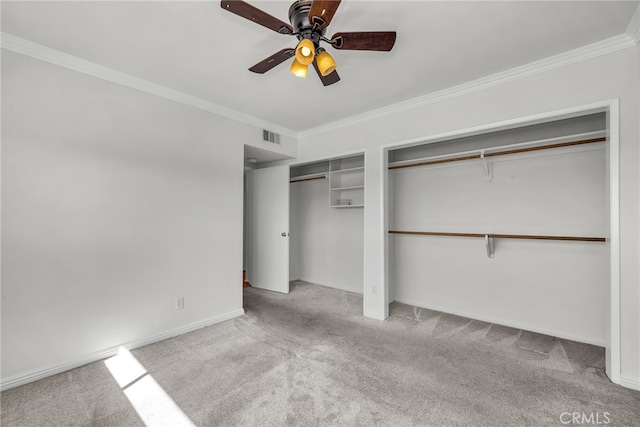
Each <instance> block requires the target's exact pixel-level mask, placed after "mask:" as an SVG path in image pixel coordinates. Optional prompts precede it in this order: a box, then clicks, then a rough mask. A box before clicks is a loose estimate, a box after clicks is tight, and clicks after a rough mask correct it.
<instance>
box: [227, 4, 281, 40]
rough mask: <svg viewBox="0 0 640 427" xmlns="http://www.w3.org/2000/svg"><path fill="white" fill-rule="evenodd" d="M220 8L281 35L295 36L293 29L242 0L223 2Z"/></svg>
mask: <svg viewBox="0 0 640 427" xmlns="http://www.w3.org/2000/svg"><path fill="white" fill-rule="evenodd" d="M220 7H221V8H223V9H224V10H228V11H229V12H231V13H235V14H236V15H238V16H242V17H243V18H245V19H248V20H249V21H252V22H255V23H256V24H260V25H262V26H263V27H267V28H269V29H270V30H273V31H275V32H277V33H281V34H293V27H291V25H289V24H287V23H286V22H283V21H281V20H279V19H278V18H276V17H274V16H271V15H269V14H268V13H266V12H264V11H262V10H260V9H258V8H257V7H255V6H252V5H250V4H249V3H247V2H244V1H240V0H222V1H221V2H220Z"/></svg>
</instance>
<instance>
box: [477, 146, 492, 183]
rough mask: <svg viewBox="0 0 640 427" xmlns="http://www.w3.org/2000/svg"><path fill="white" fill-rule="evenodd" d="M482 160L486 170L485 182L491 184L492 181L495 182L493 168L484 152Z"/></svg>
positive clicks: (481, 155) (481, 156) (481, 154)
mask: <svg viewBox="0 0 640 427" xmlns="http://www.w3.org/2000/svg"><path fill="white" fill-rule="evenodd" d="M480 159H481V160H482V166H483V168H484V182H491V180H493V168H492V167H491V166H492V165H491V164H490V163H489V160H487V158H486V157H485V155H484V150H482V151H481V152H480Z"/></svg>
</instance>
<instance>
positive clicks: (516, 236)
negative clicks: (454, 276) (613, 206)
mask: <svg viewBox="0 0 640 427" xmlns="http://www.w3.org/2000/svg"><path fill="white" fill-rule="evenodd" d="M389 234H410V235H418V236H452V237H481V238H483V239H484V238H485V237H490V238H494V239H533V240H570V241H579V242H606V240H607V239H605V238H604V237H577V236H538V235H530V234H479V233H447V232H440V231H398V230H389Z"/></svg>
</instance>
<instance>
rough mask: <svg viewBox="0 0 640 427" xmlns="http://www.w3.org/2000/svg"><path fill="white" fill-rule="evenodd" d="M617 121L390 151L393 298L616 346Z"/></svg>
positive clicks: (570, 122)
mask: <svg viewBox="0 0 640 427" xmlns="http://www.w3.org/2000/svg"><path fill="white" fill-rule="evenodd" d="M606 136H607V132H606V116H605V113H598V114H590V115H586V116H580V117H573V118H569V119H563V120H557V121H554V122H547V123H540V124H535V125H530V126H526V127H520V128H517V129H507V130H503V131H499V132H492V133H487V134H482V135H474V136H469V137H464V138H457V139H454V140H446V141H438V142H433V143H429V144H416V145H413V146H410V147H404V148H399V149H395V150H391V151H389V159H388V160H389V171H388V183H389V184H388V185H389V192H388V200H389V212H388V215H389V230H388V232H389V272H390V274H389V281H390V300H391V301H393V300H395V301H398V302H402V303H407V304H411V305H415V306H419V307H425V308H430V309H435V310H439V311H443V312H447V313H452V314H458V315H462V316H466V317H470V318H473V319H478V320H481V321H487V322H491V323H497V324H502V325H506V326H513V327H517V328H520V329H525V330H530V331H534V332H540V333H544V334H548V335H553V336H557V337H561V338H568V339H572V340H576V341H581V342H586V343H591V344H596V345H604V343H605V333H606V324H607V320H606V319H607V313H608V312H607V299H608V288H609V268H610V266H609V259H610V257H609V246H608V241H607V236H608V233H609V218H608V212H609V206H608V200H609V197H608V192H607V191H608V188H609V183H608V176H609V175H608V170H607V164H608V162H607V156H608V143H607V138H606Z"/></svg>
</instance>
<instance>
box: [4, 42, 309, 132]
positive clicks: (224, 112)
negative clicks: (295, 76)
mask: <svg viewBox="0 0 640 427" xmlns="http://www.w3.org/2000/svg"><path fill="white" fill-rule="evenodd" d="M2 48H3V49H6V50H9V51H12V52H15V53H19V54H21V55H25V56H29V57H31V58H35V59H39V60H41V61H45V62H49V63H51V64H55V65H58V66H60V67H64V68H68V69H70V70H73V71H77V72H79V73H83V74H87V75H89V76H93V77H97V78H100V79H103V80H106V81H109V82H112V83H116V84H119V85H122V86H125V87H128V88H130V89H135V90H139V91H141V92H145V93H148V94H151V95H155V96H159V97H161V98H165V99H168V100H170V101H175V102H178V103H180V104H184V105H188V106H190V107H193V108H197V109H199V110H203V111H206V112H209V113H213V114H217V115H219V116H222V117H226V118H227V119H231V120H235V121H237V122H240V123H244V124H247V125H250V126H255V127H257V128H261V129H267V130H270V131H273V132H277V133H280V134H283V135H286V136H289V137H292V138H296V137H297V133H296V132H295V131H293V130H291V129H288V128H285V127H282V126H279V125H277V124H275V123H270V122H267V121H265V120H262V119H259V118H257V117H254V116H250V115H249V114H245V113H241V112H239V111H236V110H233V109H231V108H227V107H225V106H222V105H220V104H216V103H213V102H211V101H207V100H204V99H202V98H198V97H196V96H193V95H188V94H186V93H184V92H180V91H177V90H174V89H170V88H168V87H166V86H162V85H159V84H157V83H153V82H150V81H148V80H145V79H141V78H139V77H136V76H133V75H131V74H127V73H123V72H121V71H117V70H114V69H113V68H109V67H105V66H103V65H100V64H96V63H95V62H91V61H87V60H85V59H82V58H78V57H76V56H73V55H69V54H67V53H64V52H61V51H59V50H56V49H52V48H50V47H47V46H44V45H41V44H38V43H34V42H32V41H29V40H27V39H23V38H21V37H17V36H14V35H12V34H9V33H5V32H2Z"/></svg>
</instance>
